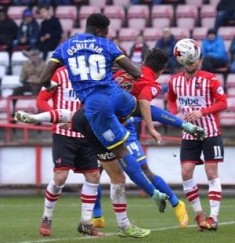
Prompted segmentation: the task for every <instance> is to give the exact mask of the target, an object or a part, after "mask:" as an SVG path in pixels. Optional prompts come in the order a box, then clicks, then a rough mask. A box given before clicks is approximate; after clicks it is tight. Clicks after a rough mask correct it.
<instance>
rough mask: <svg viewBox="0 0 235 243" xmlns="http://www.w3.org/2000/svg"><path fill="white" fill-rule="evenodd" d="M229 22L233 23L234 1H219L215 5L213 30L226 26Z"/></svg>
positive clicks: (234, 17)
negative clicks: (215, 12) (215, 13)
mask: <svg viewBox="0 0 235 243" xmlns="http://www.w3.org/2000/svg"><path fill="white" fill-rule="evenodd" d="M231 20H233V21H235V0H220V1H219V3H218V5H217V16H216V19H215V26H214V27H215V30H216V31H217V30H218V29H219V27H220V26H225V25H227V24H228V23H229V21H231Z"/></svg>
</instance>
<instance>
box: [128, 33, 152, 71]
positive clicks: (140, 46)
mask: <svg viewBox="0 0 235 243" xmlns="http://www.w3.org/2000/svg"><path fill="white" fill-rule="evenodd" d="M148 50H149V46H148V45H147V44H146V43H145V42H144V37H143V36H142V35H139V36H138V37H137V38H136V41H135V43H134V44H133V46H132V47H131V49H130V59H131V61H132V62H133V63H135V64H136V65H139V66H140V65H141V64H142V63H143V61H144V58H145V56H146V54H147V53H148Z"/></svg>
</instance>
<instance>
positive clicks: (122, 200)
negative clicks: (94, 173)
mask: <svg viewBox="0 0 235 243" xmlns="http://www.w3.org/2000/svg"><path fill="white" fill-rule="evenodd" d="M101 163H102V166H103V168H104V170H105V171H106V172H107V174H108V175H109V177H110V180H111V184H110V198H111V201H112V205H113V210H114V213H115V216H116V220H117V224H118V230H119V236H122V237H134V238H142V237H145V236H147V235H148V234H149V233H150V230H148V229H142V228H139V227H137V226H134V225H133V224H131V222H130V220H129V218H128V216H127V200H126V194H125V175H124V173H123V171H122V170H121V168H120V165H119V163H118V161H117V160H113V161H106V162H101Z"/></svg>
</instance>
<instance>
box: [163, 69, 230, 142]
mask: <svg viewBox="0 0 235 243" xmlns="http://www.w3.org/2000/svg"><path fill="white" fill-rule="evenodd" d="M168 108H169V110H170V112H172V113H173V114H177V113H178V112H181V113H183V114H184V115H187V113H189V112H191V111H195V110H201V112H202V115H203V116H202V117H201V118H200V119H198V120H197V121H195V122H194V123H195V124H196V125H198V126H200V127H202V128H204V129H205V133H206V137H215V136H217V135H219V134H221V131H220V121H219V116H218V112H220V111H222V110H225V109H226V108H227V99H226V95H225V94H224V90H223V87H222V86H221V83H220V81H219V80H218V79H217V78H216V76H215V75H214V74H212V73H209V72H205V71H201V70H200V71H198V72H197V73H196V75H194V77H192V78H191V79H187V78H186V77H185V75H184V72H181V73H178V74H176V75H174V76H172V77H171V78H170V80H169V89H168ZM183 139H189V140H193V139H194V138H193V137H192V136H191V135H189V134H187V133H185V132H184V133H183Z"/></svg>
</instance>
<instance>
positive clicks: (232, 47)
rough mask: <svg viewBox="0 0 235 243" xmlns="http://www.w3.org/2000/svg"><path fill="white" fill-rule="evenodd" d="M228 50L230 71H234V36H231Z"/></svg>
mask: <svg viewBox="0 0 235 243" xmlns="http://www.w3.org/2000/svg"><path fill="white" fill-rule="evenodd" d="M229 52H230V56H231V63H230V72H231V73H235V37H233V40H232V43H231V45H230V47H229Z"/></svg>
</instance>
